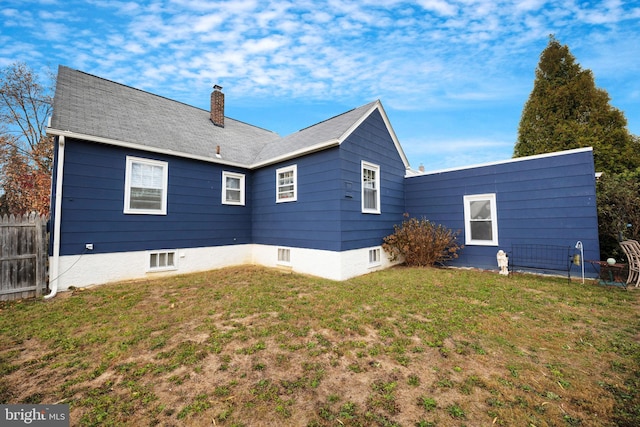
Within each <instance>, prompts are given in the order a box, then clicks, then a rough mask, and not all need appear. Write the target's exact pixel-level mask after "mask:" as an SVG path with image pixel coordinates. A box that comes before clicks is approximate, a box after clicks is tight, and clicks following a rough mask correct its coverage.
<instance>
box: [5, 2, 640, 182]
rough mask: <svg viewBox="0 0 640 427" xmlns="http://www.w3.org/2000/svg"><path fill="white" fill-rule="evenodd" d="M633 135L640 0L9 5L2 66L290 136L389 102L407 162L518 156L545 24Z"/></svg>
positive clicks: (439, 165)
mask: <svg viewBox="0 0 640 427" xmlns="http://www.w3.org/2000/svg"><path fill="white" fill-rule="evenodd" d="M550 34H555V36H556V38H557V39H558V40H559V41H560V43H562V44H566V45H568V46H569V48H570V50H571V52H572V53H573V55H574V56H575V57H576V59H577V61H578V62H579V63H580V64H581V66H582V67H583V68H588V69H591V70H592V71H593V73H594V75H595V78H596V85H597V86H598V87H600V88H602V89H604V90H606V91H607V92H608V93H609V95H610V97H611V105H613V106H614V107H616V108H618V109H620V110H622V111H623V112H624V114H625V116H626V118H627V120H628V125H629V130H630V131H631V132H632V133H633V134H636V135H640V77H639V76H640V59H639V58H640V37H639V36H640V2H638V1H622V0H604V1H596V0H577V1H573V0H563V1H556V0H550V1H545V0H515V1H506V0H418V1H413V2H407V1H400V0H361V1H349V0H335V1H333V0H328V1H319V0H272V1H258V0H235V1H211V0H145V1H112V0H89V1H76V0H1V1H0V67H6V66H8V65H10V64H11V63H13V62H16V61H23V62H25V63H27V64H28V65H29V66H31V67H32V68H33V69H34V70H36V71H37V72H38V73H39V74H41V75H45V73H46V71H47V67H49V69H52V70H53V71H55V70H56V69H57V66H58V64H62V65H66V66H69V67H71V68H75V69H78V70H81V71H85V72H88V73H91V74H95V75H98V76H100V77H104V78H107V79H110V80H114V81H117V82H120V83H123V84H126V85H129V86H133V87H136V88H139V89H143V90H146V91H149V92H152V93H156V94H158V95H162V96H165V97H168V98H171V99H175V100H178V101H181V102H184V103H187V104H190V105H194V106H197V107H201V108H204V109H208V107H209V95H210V92H211V88H212V86H213V85H214V84H219V85H221V86H223V88H224V92H225V96H226V100H225V104H226V115H227V116H228V117H232V118H234V119H237V120H241V121H244V122H247V123H250V124H254V125H257V126H260V127H264V128H267V129H270V130H273V131H275V132H278V133H279V134H281V135H287V134H289V133H292V132H295V131H297V130H299V129H302V128H304V127H307V126H309V125H312V124H314V123H317V122H319V121H321V120H324V119H327V118H329V117H331V116H334V115H336V114H340V113H342V112H344V111H347V110H350V109H352V108H355V107H358V106H360V105H363V104H365V103H368V102H370V101H373V100H376V99H380V100H381V101H382V104H383V106H384V108H385V110H386V112H387V114H388V116H389V118H390V120H391V123H392V126H393V128H394V130H395V132H396V134H397V136H398V138H399V140H400V143H401V144H402V146H403V148H404V150H405V153H406V154H407V157H408V158H409V161H410V163H411V166H412V167H414V168H417V167H418V166H419V165H420V164H423V165H424V166H425V168H426V169H427V170H436V169H443V168H450V167H457V166H467V165H473V164H478V163H485V162H492V161H498V160H505V159H509V158H510V157H511V156H512V153H513V146H514V143H515V141H516V138H517V129H518V124H519V121H520V114H521V113H522V108H523V106H524V103H525V102H526V100H527V99H528V97H529V94H530V92H531V89H532V87H533V81H534V71H535V68H536V66H537V64H538V61H539V56H540V53H541V52H542V50H543V49H544V48H545V47H546V46H547V43H548V40H549V35H550Z"/></svg>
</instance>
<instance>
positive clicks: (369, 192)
mask: <svg viewBox="0 0 640 427" xmlns="http://www.w3.org/2000/svg"><path fill="white" fill-rule="evenodd" d="M362 212H363V213H374V214H379V213H380V166H378V165H374V164H372V163H367V162H365V161H363V162H362Z"/></svg>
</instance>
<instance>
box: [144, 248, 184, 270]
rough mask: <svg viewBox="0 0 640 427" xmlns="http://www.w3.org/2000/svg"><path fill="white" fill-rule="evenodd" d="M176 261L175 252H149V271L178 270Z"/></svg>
mask: <svg viewBox="0 0 640 427" xmlns="http://www.w3.org/2000/svg"><path fill="white" fill-rule="evenodd" d="M176 259H177V258H176V252H175V251H154V252H149V271H165V270H175V269H177V268H178V266H177V264H176Z"/></svg>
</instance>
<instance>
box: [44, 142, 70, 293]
mask: <svg viewBox="0 0 640 427" xmlns="http://www.w3.org/2000/svg"><path fill="white" fill-rule="evenodd" d="M64 144H65V138H64V135H60V136H59V137H58V165H57V168H56V189H55V192H56V193H55V194H56V205H55V207H54V218H55V221H54V225H53V254H52V256H51V260H50V263H49V267H50V271H49V290H50V293H49V294H48V295H45V296H44V299H51V298H53V297H55V296H56V294H57V293H58V277H59V271H60V223H61V220H62V218H61V216H62V175H63V172H64Z"/></svg>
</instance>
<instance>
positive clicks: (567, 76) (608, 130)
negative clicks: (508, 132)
mask: <svg viewBox="0 0 640 427" xmlns="http://www.w3.org/2000/svg"><path fill="white" fill-rule="evenodd" d="M535 76H536V78H535V81H534V85H533V91H532V92H531V95H530V96H529V99H528V100H527V102H526V104H525V106H524V110H523V112H522V117H521V119H520V126H519V129H518V141H517V142H516V145H515V148H514V157H521V156H529V155H534V154H542V153H550V152H554V151H562V150H568V149H572V148H580V147H593V150H594V159H595V167H596V171H601V172H606V173H619V172H624V171H628V170H634V169H635V168H637V167H638V166H640V150H639V148H640V146H639V145H638V143H637V141H636V140H635V139H634V138H633V137H632V135H631V134H629V132H628V130H627V127H626V126H627V121H626V119H625V117H624V114H623V113H622V112H621V111H620V110H618V109H616V108H614V107H612V106H611V105H609V100H610V98H609V95H608V93H607V92H606V91H605V90H603V89H599V88H597V87H596V85H595V82H594V78H593V74H592V72H591V70H583V69H582V68H581V67H580V65H579V64H578V63H577V62H576V59H575V57H574V56H573V55H572V54H571V52H570V51H569V48H568V47H567V46H566V45H565V46H562V45H561V44H560V43H559V42H558V41H557V40H556V39H555V37H554V36H550V38H549V44H548V45H547V47H546V48H545V49H544V51H543V52H542V54H541V55H540V62H539V63H538V68H537V69H536V72H535Z"/></svg>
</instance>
